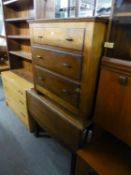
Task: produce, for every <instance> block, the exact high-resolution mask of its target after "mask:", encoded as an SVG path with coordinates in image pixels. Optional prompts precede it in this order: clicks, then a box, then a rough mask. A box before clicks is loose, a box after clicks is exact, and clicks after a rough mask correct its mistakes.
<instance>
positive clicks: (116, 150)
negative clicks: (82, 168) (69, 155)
mask: <svg viewBox="0 0 131 175" xmlns="http://www.w3.org/2000/svg"><path fill="white" fill-rule="evenodd" d="M78 156H79V157H81V158H82V159H83V160H84V161H85V162H86V163H87V164H88V165H90V166H91V167H92V168H93V169H94V170H95V171H96V172H97V173H98V174H101V175H103V174H104V175H116V174H117V175H118V174H119V175H130V174H131V166H130V165H131V150H130V147H128V146H127V145H126V144H124V143H122V142H121V141H119V140H117V139H116V138H114V137H112V136H110V135H107V134H105V135H104V136H102V137H101V138H99V139H97V140H95V141H94V142H93V143H90V144H88V145H87V148H84V149H81V150H79V151H78Z"/></svg>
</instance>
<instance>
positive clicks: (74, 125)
mask: <svg viewBox="0 0 131 175" xmlns="http://www.w3.org/2000/svg"><path fill="white" fill-rule="evenodd" d="M27 104H28V109H29V113H30V114H31V116H32V117H33V118H34V119H35V121H37V122H38V123H39V125H40V126H41V127H42V128H43V129H45V130H47V131H48V132H49V133H50V134H52V135H53V136H55V137H56V138H57V140H58V141H60V142H62V143H63V144H64V145H65V146H67V147H68V148H70V149H71V150H76V149H78V147H79V142H80V139H81V134H82V131H83V126H82V125H81V124H80V123H79V122H78V121H77V120H74V119H72V116H70V115H69V114H67V113H65V112H64V111H63V110H61V109H60V108H58V107H57V106H55V105H54V104H52V103H51V102H50V101H49V100H47V99H46V98H44V97H42V96H41V95H38V94H37V93H36V92H35V91H33V90H29V91H27ZM34 109H35V110H34Z"/></svg>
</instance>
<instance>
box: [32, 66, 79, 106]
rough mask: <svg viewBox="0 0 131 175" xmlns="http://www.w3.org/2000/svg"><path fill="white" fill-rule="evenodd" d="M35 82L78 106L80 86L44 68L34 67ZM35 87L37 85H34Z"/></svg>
mask: <svg viewBox="0 0 131 175" xmlns="http://www.w3.org/2000/svg"><path fill="white" fill-rule="evenodd" d="M34 72H35V83H36V85H37V84H38V85H39V86H41V87H43V88H45V89H48V90H49V91H51V92H53V93H54V94H56V95H57V96H59V97H61V98H62V99H63V100H65V101H67V102H68V103H70V104H72V105H74V106H76V107H78V104H79V96H80V87H79V85H78V84H75V83H72V82H70V81H67V80H65V79H63V78H60V77H58V76H56V75H54V74H52V73H50V72H48V71H47V70H45V69H42V68H40V67H38V66H36V67H35V70H34ZM36 87H37V86H36Z"/></svg>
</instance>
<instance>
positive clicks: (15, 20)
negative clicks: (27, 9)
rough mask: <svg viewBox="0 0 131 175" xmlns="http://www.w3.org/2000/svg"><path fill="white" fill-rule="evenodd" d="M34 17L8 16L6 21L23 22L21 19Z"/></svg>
mask: <svg viewBox="0 0 131 175" xmlns="http://www.w3.org/2000/svg"><path fill="white" fill-rule="evenodd" d="M32 19H33V17H28V16H27V17H18V18H7V19H5V21H6V22H19V21H20V22H21V21H27V20H32Z"/></svg>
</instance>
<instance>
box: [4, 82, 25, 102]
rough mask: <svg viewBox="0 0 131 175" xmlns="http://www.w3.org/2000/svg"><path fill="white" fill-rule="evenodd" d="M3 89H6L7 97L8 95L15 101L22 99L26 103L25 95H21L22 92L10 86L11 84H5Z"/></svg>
mask: <svg viewBox="0 0 131 175" xmlns="http://www.w3.org/2000/svg"><path fill="white" fill-rule="evenodd" d="M3 87H4V92H5V95H6V94H8V95H11V96H12V97H13V98H14V99H16V98H17V99H21V100H22V101H24V102H25V101H26V96H25V94H24V93H23V91H22V93H20V92H21V91H18V90H17V89H15V88H14V86H12V84H9V83H7V82H6V83H4V84H3Z"/></svg>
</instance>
